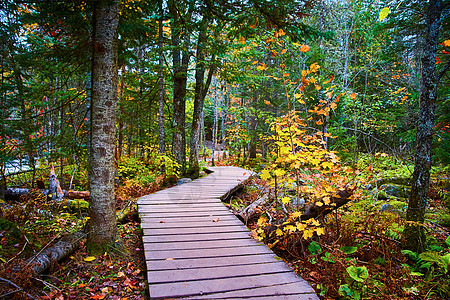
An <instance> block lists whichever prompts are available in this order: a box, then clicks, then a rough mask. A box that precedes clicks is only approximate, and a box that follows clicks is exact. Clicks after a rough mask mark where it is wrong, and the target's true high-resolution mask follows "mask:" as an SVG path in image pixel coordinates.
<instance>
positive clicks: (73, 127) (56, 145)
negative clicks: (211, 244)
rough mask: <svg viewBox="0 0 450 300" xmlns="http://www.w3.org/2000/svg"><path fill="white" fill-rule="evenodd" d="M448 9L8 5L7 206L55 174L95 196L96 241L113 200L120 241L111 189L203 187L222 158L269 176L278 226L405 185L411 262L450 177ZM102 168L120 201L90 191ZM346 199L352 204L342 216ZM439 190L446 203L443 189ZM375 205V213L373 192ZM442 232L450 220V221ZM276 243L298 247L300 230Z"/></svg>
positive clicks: (4, 30)
mask: <svg viewBox="0 0 450 300" xmlns="http://www.w3.org/2000/svg"><path fill="white" fill-rule="evenodd" d="M449 5H450V4H449V3H448V1H436V0H432V1H419V0H413V1H403V0H393V1H383V0H380V1H364V0H360V1H357V0H336V1H332V0H315V1H314V0H311V1H292V0H277V1H253V0H250V1H225V0H219V1H209V0H204V1H203V0H201V1H197V0H183V1H173V0H167V1H164V0H160V1H141V0H121V1H50V0H49V1H25V0H24V1H12V0H5V1H2V3H1V4H0V20H1V23H2V26H1V28H0V39H1V44H0V47H1V48H0V59H1V79H0V80H1V81H0V140H1V144H0V176H1V189H0V190H1V191H2V197H3V198H5V193H6V192H7V190H8V188H12V187H23V188H36V187H38V186H37V185H38V184H37V182H42V181H45V182H46V180H47V179H45V178H47V177H48V172H49V169H50V165H53V167H56V176H57V177H58V179H59V183H60V185H61V187H62V188H63V189H65V190H79V191H87V190H90V191H91V200H90V204H89V205H90V206H91V212H90V216H91V221H89V222H90V228H91V232H92V231H95V230H94V229H92V228H95V222H96V221H95V217H94V216H95V215H96V212H98V211H100V208H99V209H94V208H93V207H96V206H95V204H96V203H100V202H101V201H106V202H108V201H109V202H108V203H109V204H108V205H109V208H108V209H109V210H110V211H112V210H114V214H113V215H112V216H113V217H112V219H111V222H112V224H113V225H114V226H112V227H113V228H111V230H110V232H111V234H110V235H109V236H107V237H106V240H107V241H109V242H111V241H113V240H116V238H117V235H118V233H117V229H116V226H115V208H116V204H115V203H116V202H114V201H116V200H117V197H118V196H117V195H118V193H117V184H120V185H125V186H126V187H127V188H130V187H131V186H133V188H135V189H136V186H135V185H133V184H139V188H142V189H145V187H146V186H148V185H151V184H152V183H154V182H160V181H159V180H161V182H164V184H166V183H167V181H168V179H167V178H169V177H170V176H176V177H178V178H181V177H190V178H193V179H194V178H197V177H199V176H200V175H201V171H202V166H206V165H207V164H211V163H212V164H213V165H214V164H215V163H217V155H215V152H217V151H222V150H226V151H225V153H226V157H227V161H226V163H228V164H235V165H239V166H245V167H247V168H251V169H253V170H255V171H256V172H260V173H259V174H260V178H261V179H262V180H264V181H266V183H267V185H268V186H269V187H270V190H271V191H272V193H273V197H274V203H276V205H275V204H273V205H274V206H277V205H278V206H279V207H278V209H279V211H283V212H281V214H284V215H285V216H292V213H295V211H298V210H299V209H300V207H302V205H304V204H305V203H306V204H308V203H312V204H314V205H316V206H315V207H316V208H317V207H322V206H324V207H326V206H328V207H330V208H331V210H334V208H333V206H334V207H336V206H338V207H339V206H341V205H343V204H345V203H347V202H348V201H350V200H353V199H358V197H363V196H362V195H363V194H364V193H363V192H361V193H360V192H358V189H361V188H365V189H366V190H372V188H373V187H374V185H376V186H377V188H378V184H379V185H380V186H381V185H382V184H383V183H382V182H380V180H381V181H382V180H388V179H398V181H399V182H403V183H404V181H408V186H409V188H408V195H406V196H405V195H404V196H402V198H403V200H404V203H406V206H408V207H406V206H404V207H403V208H404V214H405V215H402V219H404V220H408V221H409V222H410V223H407V224H405V225H404V226H403V227H402V228H401V230H400V231H399V232H401V233H403V234H404V236H403V237H401V238H404V239H406V242H404V241H402V243H403V242H404V244H405V245H406V246H405V248H407V249H409V251H411V253H416V252H417V253H420V252H423V251H425V250H427V249H428V250H429V248H427V247H429V243H428V244H427V242H426V237H425V235H426V232H427V231H426V230H424V226H422V225H420V224H423V223H424V220H425V218H426V217H425V213H426V211H425V210H426V207H428V205H429V202H428V201H429V200H428V199H429V195H428V190H429V185H430V180H431V181H433V180H438V181H439V180H444V182H445V181H446V180H447V181H446V182H448V179H449V178H448V174H449V168H448V164H449V162H450V111H449V108H450V103H449V101H450V99H449V94H450V93H449V88H450V80H449V72H448V69H449V68H450V59H449V57H450V55H449V54H450V28H449V19H450V7H449ZM111 28H115V29H114V30H111ZM108 32H109V33H110V34H111V36H108ZM102 34H103V35H102ZM103 41H105V42H104V43H103ZM108 43H110V44H108ZM105 45H110V46H105ZM108 53H112V54H111V56H110V57H109V58H108V57H106V58H105V57H102V55H103V54H108ZM105 56H107V55H105ZM102 59H109V61H110V62H111V65H110V66H109V67H108V68H109V69H107V70H106V68H104V67H103V66H106V65H107V64H102ZM102 68H103V69H102ZM96 70H97V71H96ZM105 70H106V71H105ZM108 70H109V71H108ZM103 71H104V73H102V72H103ZM99 74H100V75H99ZM102 76H103V77H102ZM99 78H100V79H99ZM102 80H103V81H102ZM106 82H107V83H106ZM106 84H108V86H112V88H105V91H102V87H105V86H106ZM103 94H108V95H109V96H108V97H109V98H107V99H106V98H101V97H102V95H103ZM98 97H100V98H98ZM98 99H100V100H98ZM101 99H103V100H101ZM105 99H106V100H105ZM108 99H109V100H108ZM111 99H112V100H111ZM102 101H103V102H102ZM108 101H109V102H108ZM111 101H112V102H111ZM98 103H101V105H100V106H99V104H98ZM95 105H97V106H98V107H96V106H95ZM106 106H107V107H108V108H106V109H109V110H108V113H103V112H106V110H103V109H105V107H106ZM93 109H94V110H93ZM108 122H109V123H108ZM99 128H103V129H102V130H103V131H105V136H100V135H99V134H98V132H99V131H98V130H99ZM105 128H109V129H107V130H106V129H105ZM108 132H109V134H110V135H109V136H108ZM111 134H112V137H111ZM99 143H100V148H98V147H97V146H96V145H99ZM93 145H94V146H93ZM104 145H107V146H105V147H104ZM95 147H97V148H95ZM108 147H111V148H108ZM93 149H100V150H93ZM102 149H103V150H104V151H105V155H103V156H105V157H108V163H106V164H105V163H103V161H101V162H100V158H98V157H100V156H102V155H101V154H102V153H103V152H102V151H103V150H102ZM108 149H110V150H108ZM111 149H112V150H111ZM96 155H97V156H96ZM220 163H224V162H220ZM108 164H109V165H108ZM108 166H109V169H108V170H107V171H105V172H112V173H111V174H114V175H112V176H111V178H110V180H109V182H110V183H111V184H113V183H114V180H116V197H114V189H113V187H112V185H109V186H108V188H107V189H106V188H105V186H107V184H106V183H105V185H100V186H97V184H98V182H97V181H96V180H94V179H92V178H93V177H95V176H94V175H95V174H97V173H96V172H94V171H92V170H93V169H94V170H106V169H105V168H108ZM393 166H395V168H394V167H393ZM96 168H100V169H96ZM102 168H103V169H102ZM89 172H91V173H90V176H88V173H89ZM99 172H103V171H99ZM430 172H431V179H430ZM18 174H26V179H25V180H23V179H22V181H21V182H17V178H18V176H16V175H18ZM93 174H94V175H93ZM102 174H103V173H102ZM337 174H339V175H337ZM89 178H91V179H89ZM162 178H165V179H162ZM119 179H120V183H119ZM403 179H404V181H402V180H403ZM130 180H134V183H131V181H130ZM435 182H436V181H435ZM108 184H109V183H108ZM94 185H95V186H94ZM369 186H370V188H369ZM411 187H412V188H411ZM95 190H99V191H100V192H98V193H99V194H104V195H103V196H102V197H103V198H96V197H97V196H94V195H96V194H95V193H96V192H95ZM105 190H108V192H104V191H105ZM292 191H294V194H292ZM340 191H341V192H343V191H345V192H348V193H351V194H352V196H351V197H348V198H349V199H348V201H347V202H345V203H342V204H339V203H338V202H339V201H338V200H337V198H340V197H338V196H336V195H341V196H342V194H339V193H340ZM383 191H384V190H383ZM289 193H291V194H289ZM439 193H440V196H439V197H440V201H444V200H445V199H447V200H445V201H447V202H448V201H450V200H448V186H447V187H445V184H444V187H443V188H442V189H441V190H440V192H439ZM327 195H331V196H327ZM445 195H446V196H445ZM366 196H367V195H366ZM367 197H372V198H371V199H373V197H375V198H377V197H378V198H380V199H383V195H382V194H381V192H379V191H376V192H375V196H374V194H373V191H372V194H371V195H370V196H367ZM119 198H120V196H119ZM342 198H345V197H344V196H342ZM363 198H364V197H363ZM445 201H444V202H445ZM369 202H370V201H369ZM379 205H382V203H379ZM390 205H392V206H393V207H394V206H395V205H393V204H392V203H391V204H390ZM448 205H449V206H450V203H449V204H448ZM394 208H397V207H394ZM108 209H107V210H108ZM448 209H450V207H449V208H448ZM3 214H5V213H3ZM106 214H107V212H106ZM278 214H279V212H276V218H277V217H278ZM294 217H297V218H298V217H299V215H298V214H297V215H294ZM312 217H317V215H315V216H312ZM438 219H439V220H440V221H439V222H441V223H442V222H443V223H442V224H444V223H445V224H446V223H449V224H450V217H449V215H448V214H447V211H446V208H443V210H442V215H439V216H437V219H436V220H438ZM436 220H435V221H436ZM270 221H272V219H271V218H269V219H267V218H266V219H260V221H258V225H260V228H259V231H258V235H259V237H260V238H261V239H264V238H267V239H270V238H271V237H270V232H269V231H270V228H269V227H270V225H271V224H269V223H270ZM303 221H304V222H306V220H303ZM436 222H437V221H436ZM300 223H301V222H300ZM305 224H306V223H305ZM272 225H273V224H272ZM447 225H448V224H447ZM101 226H103V227H104V226H105V225H104V224H102V225H101ZM302 226H303V225H302ZM302 226H300V227H297V228H298V229H296V230H298V231H301V232H303V238H304V239H309V238H311V237H312V236H313V235H322V234H323V233H324V231H323V228H322V227H321V226H319V224H318V223H317V224H311V223H309V224H308V225H305V227H302ZM307 226H308V227H307ZM397 229H398V228H397ZM397 229H396V230H397ZM277 230H281V231H279V232H277V233H276V235H275V236H277V237H279V239H280V240H282V238H284V237H285V238H286V240H285V242H287V240H289V239H290V238H289V235H290V233H292V228H291V229H289V228H288V229H286V228H278V229H277ZM308 230H309V231H308ZM386 230H387V229H386ZM389 230H391V229H389ZM338 231H339V229H338ZM266 235H267V236H266ZM95 238H98V237H92V236H91V237H90V239H91V241H92V239H95ZM272 238H273V237H272ZM391 238H392V237H391ZM399 239H400V237H399ZM271 242H272V243H274V241H273V240H272V241H271ZM276 243H278V242H276ZM449 243H450V242H449ZM302 247H303V246H302ZM91 250H92V249H91ZM93 250H95V249H93ZM444 254H445V253H444ZM444 254H442V257H444V256H445V255H444ZM446 259H447V265H448V257H447V258H446ZM443 264H444V265H445V263H443ZM439 266H441V265H439ZM441 267H442V266H441ZM445 269H446V270H447V267H446V268H445ZM422 271H423V270H422ZM445 273H446V274H447V272H445ZM350 276H351V275H350ZM439 276H440V275H439ZM352 278H353V277H352ZM356 281H357V282H359V280H356ZM356 290H357V289H353V291H351V288H350V287H349V291H347V292H348V293H349V294H348V295H350V293H352V292H353V293H354V294H353V295H356V294H355V293H356V292H355V291H356ZM447 291H448V290H447ZM340 292H341V291H340ZM344 292H346V291H343V292H342V293H344ZM324 294H326V292H324ZM348 295H347V296H348ZM355 297H356V296H355Z"/></svg>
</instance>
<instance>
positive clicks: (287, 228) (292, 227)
mask: <svg viewBox="0 0 450 300" xmlns="http://www.w3.org/2000/svg"><path fill="white" fill-rule="evenodd" d="M285 228H286V230H288V231H289V232H296V231H297V227H295V226H293V225H288V226H286V227H285Z"/></svg>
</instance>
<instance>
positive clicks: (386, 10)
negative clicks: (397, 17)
mask: <svg viewBox="0 0 450 300" xmlns="http://www.w3.org/2000/svg"><path fill="white" fill-rule="evenodd" d="M388 15H389V7H385V8H383V9H382V10H381V11H380V22H381V21H383V20H384V19H385V18H386V17H387V16H388Z"/></svg>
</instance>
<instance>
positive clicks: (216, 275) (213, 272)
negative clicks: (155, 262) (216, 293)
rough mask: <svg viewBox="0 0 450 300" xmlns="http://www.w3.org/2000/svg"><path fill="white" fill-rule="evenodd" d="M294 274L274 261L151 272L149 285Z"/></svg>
mask: <svg viewBox="0 0 450 300" xmlns="http://www.w3.org/2000/svg"><path fill="white" fill-rule="evenodd" d="M285 272H292V270H291V269H289V268H288V267H287V266H286V264H285V263H284V262H282V261H273V262H269V263H263V264H254V265H252V267H251V268H250V267H249V266H248V265H239V266H219V267H203V268H196V269H185V270H161V271H149V272H148V282H149V284H155V283H169V282H180V281H181V282H186V281H194V280H206V279H207V280H210V279H220V278H233V277H242V276H252V275H260V274H277V273H285Z"/></svg>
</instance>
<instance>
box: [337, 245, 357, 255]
mask: <svg viewBox="0 0 450 300" xmlns="http://www.w3.org/2000/svg"><path fill="white" fill-rule="evenodd" d="M341 251H342V252H344V253H345V254H352V253H355V252H356V251H358V247H353V246H342V247H341Z"/></svg>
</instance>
